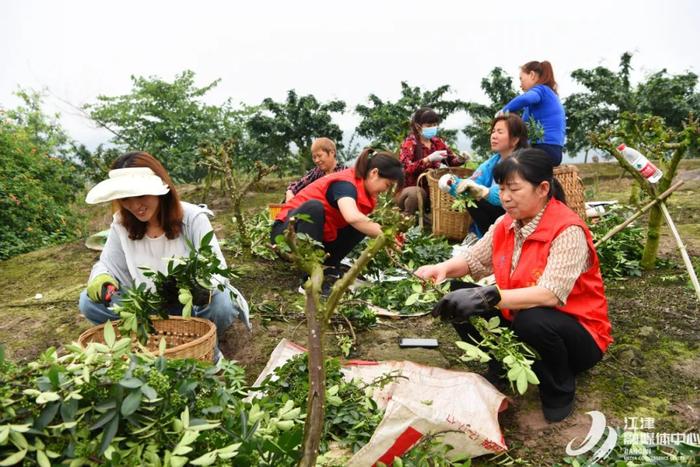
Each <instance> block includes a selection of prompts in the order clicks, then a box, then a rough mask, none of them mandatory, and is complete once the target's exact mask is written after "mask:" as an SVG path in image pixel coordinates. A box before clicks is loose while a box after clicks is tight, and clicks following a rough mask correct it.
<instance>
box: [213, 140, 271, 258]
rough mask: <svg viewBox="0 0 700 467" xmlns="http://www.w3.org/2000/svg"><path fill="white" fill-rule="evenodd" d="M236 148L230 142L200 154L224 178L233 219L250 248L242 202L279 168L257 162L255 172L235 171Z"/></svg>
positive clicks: (244, 244)
mask: <svg viewBox="0 0 700 467" xmlns="http://www.w3.org/2000/svg"><path fill="white" fill-rule="evenodd" d="M234 146H235V142H234V141H233V140H228V141H225V142H224V143H223V144H220V145H213V144H209V145H205V146H203V147H201V148H200V150H199V152H200V154H201V156H202V158H203V162H202V163H203V164H204V165H206V166H208V167H209V169H210V170H211V171H212V172H214V173H216V174H218V175H220V176H221V177H222V180H223V185H224V188H225V191H226V193H227V194H228V196H229V198H230V199H231V204H232V205H233V217H234V219H235V220H236V229H238V233H239V235H240V239H241V242H242V243H243V246H250V238H249V236H248V232H247V230H246V224H245V219H244V217H243V210H242V208H241V202H242V201H243V197H244V196H245V194H246V193H247V192H248V191H249V190H250V188H251V187H252V186H253V184H255V183H257V182H259V181H260V180H262V178H263V177H264V176H266V175H269V174H271V173H272V172H274V171H275V169H277V167H275V166H274V165H273V166H268V165H265V164H264V163H262V162H259V161H256V162H255V165H254V168H253V170H250V171H247V170H241V169H235V168H234V165H233V161H232V154H233V147H234Z"/></svg>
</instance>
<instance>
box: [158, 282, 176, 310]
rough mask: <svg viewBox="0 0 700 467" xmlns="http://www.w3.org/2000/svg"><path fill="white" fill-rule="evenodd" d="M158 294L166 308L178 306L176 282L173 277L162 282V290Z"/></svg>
mask: <svg viewBox="0 0 700 467" xmlns="http://www.w3.org/2000/svg"><path fill="white" fill-rule="evenodd" d="M160 293H161V296H162V297H163V302H165V306H166V307H172V306H176V305H179V304H180V302H179V300H178V299H177V295H178V288H177V281H176V280H175V278H174V277H168V278H167V279H165V282H163V289H162V290H161V291H160Z"/></svg>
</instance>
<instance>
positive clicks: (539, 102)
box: [501, 61, 566, 167]
mask: <svg viewBox="0 0 700 467" xmlns="http://www.w3.org/2000/svg"><path fill="white" fill-rule="evenodd" d="M520 88H521V89H522V90H523V91H525V92H524V93H523V94H521V95H519V96H518V97H516V98H514V99H513V100H511V101H510V102H508V103H507V104H506V105H505V107H503V109H501V112H518V111H520V110H522V109H524V111H523V120H524V121H525V122H530V121H534V122H536V123H537V124H538V126H539V125H541V127H542V129H543V130H544V135H543V136H542V137H540V138H539V139H538V140H537V141H531V142H530V143H531V145H532V147H533V148H539V149H542V150H543V151H544V152H546V153H547V154H549V156H550V157H551V158H552V163H553V164H554V166H555V167H556V166H558V165H559V164H561V158H562V150H563V148H564V142H565V140H566V115H565V113H564V106H562V104H561V101H560V100H559V96H558V95H557V82H556V81H555V80H554V71H553V70H552V65H551V64H550V63H549V62H547V61H544V62H534V61H533V62H527V63H526V64H525V65H523V66H522V67H520Z"/></svg>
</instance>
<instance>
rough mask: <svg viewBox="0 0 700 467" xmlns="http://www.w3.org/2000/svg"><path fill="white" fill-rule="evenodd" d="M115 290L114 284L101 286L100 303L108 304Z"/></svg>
mask: <svg viewBox="0 0 700 467" xmlns="http://www.w3.org/2000/svg"><path fill="white" fill-rule="evenodd" d="M117 290H118V289H117V287H116V286H115V285H114V284H105V285H103V286H102V303H104V305H105V306H107V305H109V304H110V302H111V301H112V296H113V295H114V293H115V292H116V291H117Z"/></svg>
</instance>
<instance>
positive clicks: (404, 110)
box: [355, 81, 465, 150]
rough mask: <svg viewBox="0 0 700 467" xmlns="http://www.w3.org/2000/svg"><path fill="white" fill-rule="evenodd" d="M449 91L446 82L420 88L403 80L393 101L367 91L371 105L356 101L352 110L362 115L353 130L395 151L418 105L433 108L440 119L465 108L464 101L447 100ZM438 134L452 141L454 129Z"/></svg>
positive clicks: (409, 126)
mask: <svg viewBox="0 0 700 467" xmlns="http://www.w3.org/2000/svg"><path fill="white" fill-rule="evenodd" d="M449 92H450V87H449V86H448V85H443V86H440V87H438V88H436V89H434V90H432V91H431V90H427V91H423V90H421V88H419V87H418V86H415V87H411V86H409V85H408V83H406V82H405V81H402V82H401V97H400V98H399V100H397V101H396V102H391V101H386V102H385V101H382V100H381V99H380V98H379V97H377V96H376V95H375V94H370V95H369V97H368V100H369V104H370V105H364V104H359V105H357V106H356V107H355V112H357V113H358V114H359V115H360V117H362V120H361V121H360V124H359V125H358V126H357V128H356V130H355V131H356V132H357V134H358V135H360V136H363V137H365V138H369V139H371V140H372V143H371V144H372V145H373V146H376V147H383V148H387V149H389V150H397V149H398V148H399V147H400V146H401V143H402V142H403V140H404V138H406V136H408V134H409V132H410V130H411V117H412V116H413V113H414V112H415V111H416V110H418V109H419V108H420V107H423V106H428V107H432V108H433V109H434V110H435V111H436V112H437V113H438V114H440V116H441V117H442V118H443V119H445V118H447V117H448V116H449V115H451V114H453V113H455V112H457V111H459V110H462V109H464V108H465V103H464V102H463V101H461V100H459V99H452V100H450V99H447V98H446V95H447V94H448V93H449ZM440 137H441V138H443V139H445V140H446V141H448V142H450V143H452V144H454V143H455V142H456V138H457V130H447V129H442V128H441V129H440Z"/></svg>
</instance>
